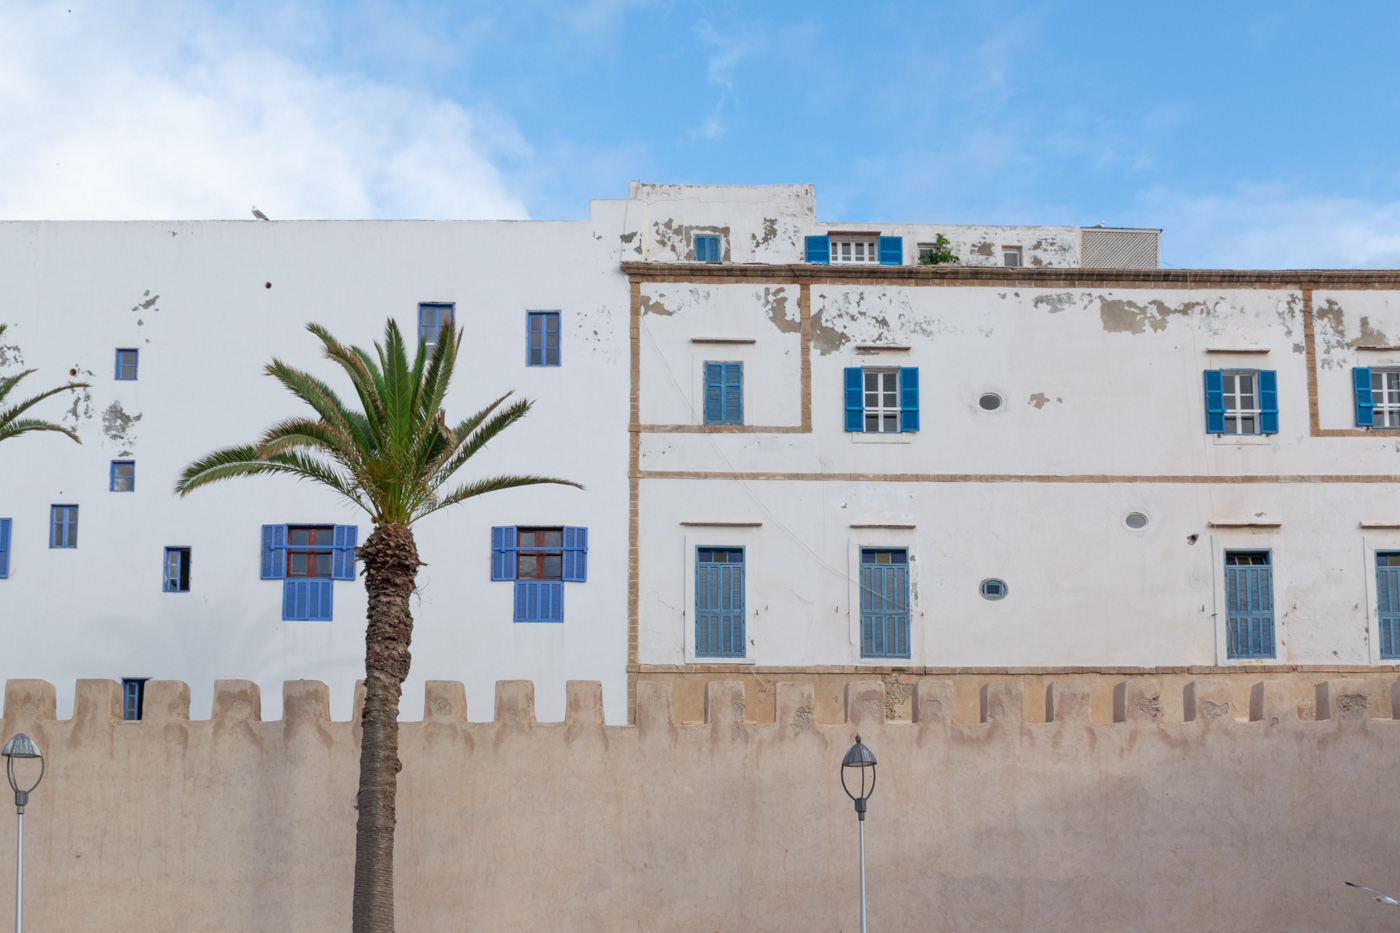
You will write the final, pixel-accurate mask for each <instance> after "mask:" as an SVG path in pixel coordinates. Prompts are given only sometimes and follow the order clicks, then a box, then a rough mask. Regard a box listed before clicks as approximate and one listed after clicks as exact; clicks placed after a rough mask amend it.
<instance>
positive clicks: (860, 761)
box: [841, 735, 876, 820]
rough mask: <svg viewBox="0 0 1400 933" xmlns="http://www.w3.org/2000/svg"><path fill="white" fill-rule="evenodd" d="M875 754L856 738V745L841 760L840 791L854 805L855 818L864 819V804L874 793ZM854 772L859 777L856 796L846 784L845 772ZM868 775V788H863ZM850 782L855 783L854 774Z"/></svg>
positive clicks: (858, 737)
mask: <svg viewBox="0 0 1400 933" xmlns="http://www.w3.org/2000/svg"><path fill="white" fill-rule="evenodd" d="M875 764H876V762H875V753H874V752H872V751H871V750H870V749H869V748H867V747H866V746H865V744H864V743H863V742H861V740H860V736H859V735H857V736H856V744H854V745H852V746H851V750H850V751H848V752H846V757H845V758H842V759H841V789H842V790H844V791H845V792H846V796H847V797H850V798H851V799H852V800H853V801H855V804H856V818H857V819H860V820H864V819H865V803H866V801H867V800H869V799H870V795H871V794H873V793H875ZM847 771H854V772H856V773H858V774H859V775H860V793H859V794H856V793H853V792H852V791H851V788H850V787H849V786H847V784H846V772H847ZM867 772H869V775H870V787H869V788H866V786H865V777H866V773H867ZM851 781H852V782H854V781H855V774H852V775H851Z"/></svg>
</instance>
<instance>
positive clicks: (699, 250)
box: [695, 236, 722, 262]
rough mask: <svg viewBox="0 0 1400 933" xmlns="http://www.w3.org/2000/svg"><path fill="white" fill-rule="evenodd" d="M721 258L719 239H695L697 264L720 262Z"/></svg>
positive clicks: (707, 237) (706, 237) (713, 237)
mask: <svg viewBox="0 0 1400 933" xmlns="http://www.w3.org/2000/svg"><path fill="white" fill-rule="evenodd" d="M721 258H722V257H721V255H720V251H719V237H717V236H697V237H696V238H695V261H696V262H719V261H720V259H721Z"/></svg>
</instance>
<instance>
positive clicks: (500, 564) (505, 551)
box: [491, 525, 520, 580]
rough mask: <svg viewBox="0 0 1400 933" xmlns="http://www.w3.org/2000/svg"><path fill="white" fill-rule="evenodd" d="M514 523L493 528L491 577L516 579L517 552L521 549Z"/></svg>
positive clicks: (495, 578)
mask: <svg viewBox="0 0 1400 933" xmlns="http://www.w3.org/2000/svg"><path fill="white" fill-rule="evenodd" d="M518 540H520V539H519V538H517V537H516V535H515V526H514V525H505V526H501V525H497V526H495V527H493V528H492V529H491V579H492V580H514V579H515V552H516V551H517V550H519V548H518V547H517V546H516V541H518Z"/></svg>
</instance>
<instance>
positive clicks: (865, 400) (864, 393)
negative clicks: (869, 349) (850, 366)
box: [860, 366, 900, 434]
mask: <svg viewBox="0 0 1400 933" xmlns="http://www.w3.org/2000/svg"><path fill="white" fill-rule="evenodd" d="M871 376H876V377H877V378H878V379H879V380H880V382H883V381H884V379H885V377H891V378H893V380H894V390H893V394H894V404H893V405H885V404H884V403H883V402H882V400H881V397H882V396H884V395H887V394H889V390H887V389H885V388H884V386H883V385H879V384H878V383H877V388H876V389H875V391H874V392H873V393H872V392H871V390H870V384H869V379H870V377H871ZM899 392H900V386H899V369H898V368H896V367H890V368H886V367H881V366H871V367H863V368H862V369H861V371H860V401H861V409H862V411H861V433H862V434H899V433H900V424H899V419H900V406H899ZM872 394H873V395H874V396H875V406H874V407H873V408H872V407H871V405H870V396H871V395H872ZM872 415H874V416H875V418H876V419H877V420H876V425H877V427H876V430H874V431H872V430H870V417H871V416H872ZM890 419H893V423H894V428H893V429H891V430H885V424H886V423H887V422H888V421H889V420H890Z"/></svg>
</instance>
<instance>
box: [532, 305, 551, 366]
mask: <svg viewBox="0 0 1400 933" xmlns="http://www.w3.org/2000/svg"><path fill="white" fill-rule="evenodd" d="M525 365H526V366H558V365H559V312H558V311H531V312H529V314H528V315H527V322H526V344H525Z"/></svg>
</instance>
